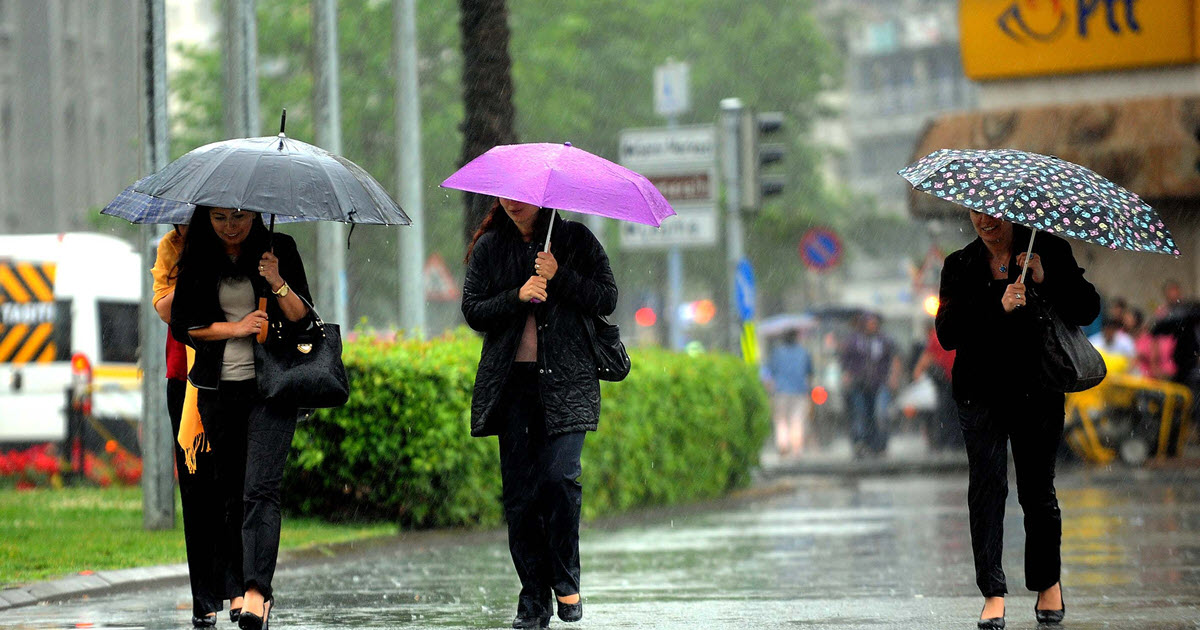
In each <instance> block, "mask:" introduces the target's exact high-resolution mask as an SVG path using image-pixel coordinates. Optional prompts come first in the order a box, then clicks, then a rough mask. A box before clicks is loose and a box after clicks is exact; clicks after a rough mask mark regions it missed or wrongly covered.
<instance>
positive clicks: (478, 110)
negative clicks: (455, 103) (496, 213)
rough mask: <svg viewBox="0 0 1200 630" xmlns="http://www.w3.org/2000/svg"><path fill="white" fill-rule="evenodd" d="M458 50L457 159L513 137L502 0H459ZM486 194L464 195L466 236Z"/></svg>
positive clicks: (483, 211) (479, 217)
mask: <svg viewBox="0 0 1200 630" xmlns="http://www.w3.org/2000/svg"><path fill="white" fill-rule="evenodd" d="M459 9H460V12H461V21H460V22H459V30H460V31H461V32H462V52H463V74H462V82H463V105H464V109H465V112H464V120H463V125H462V131H463V153H462V164H466V163H467V162H470V161H471V160H473V159H475V158H476V157H478V156H479V155H480V154H482V153H483V152H485V151H487V150H488V149H490V148H492V147H494V146H496V145H498V144H511V143H513V142H516V140H517V136H516V132H515V131H514V130H513V119H514V117H515V111H514V109H513V102H512V95H513V84H512V74H511V68H512V62H511V60H510V59H509V57H508V9H507V7H506V6H505V0H459ZM487 201H488V198H487V197H485V196H483V195H473V194H468V195H466V198H465V202H466V206H465V208H464V209H463V229H464V231H465V235H464V236H465V238H466V239H467V240H468V241H469V240H470V238H471V235H472V234H473V233H474V232H475V229H476V228H477V227H478V226H479V222H480V221H482V220H483V217H484V215H485V214H487V211H488V205H487Z"/></svg>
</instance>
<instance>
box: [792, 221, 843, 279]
mask: <svg viewBox="0 0 1200 630" xmlns="http://www.w3.org/2000/svg"><path fill="white" fill-rule="evenodd" d="M796 248H797V249H798V250H799V252H800V260H801V261H803V262H804V264H805V266H807V267H808V268H809V269H812V270H813V271H827V270H829V269H832V268H834V267H836V266H837V264H838V263H839V262H841V260H842V240H841V239H840V238H838V235H837V234H836V233H834V231H833V230H830V229H828V228H813V229H811V230H809V231H807V232H805V233H804V236H802V237H801V238H800V243H799V245H797V247H796Z"/></svg>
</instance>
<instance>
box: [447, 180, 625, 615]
mask: <svg viewBox="0 0 1200 630" xmlns="http://www.w3.org/2000/svg"><path fill="white" fill-rule="evenodd" d="M552 217H554V213H553V212H552V211H551V210H549V209H543V208H538V207H537V206H534V205H532V204H528V203H524V202H520V201H514V200H511V199H499V200H498V201H497V202H496V203H495V204H494V205H493V206H492V210H491V212H490V213H489V214H488V215H487V216H486V217H485V218H484V220H483V222H482V223H481V224H480V226H479V229H478V230H476V232H475V236H474V238H473V239H472V241H471V245H470V247H468V249H467V256H466V263H467V274H466V279H465V281H464V283H463V293H462V312H463V315H464V316H465V317H466V320H467V324H468V325H470V326H471V328H474V329H475V330H477V331H479V332H481V333H483V351H482V353H481V355H480V358H479V370H478V372H477V373H476V376H475V387H474V392H473V394H472V397H471V435H473V436H476V437H483V436H491V435H497V436H499V439H500V473H501V477H502V482H503V500H504V515H505V519H506V520H507V521H508V548H509V551H510V552H511V554H512V559H513V565H514V566H515V567H516V570H517V576H518V577H519V578H520V580H521V593H520V596H519V598H518V603H517V615H516V618H515V619H514V620H513V627H514V628H535V627H538V626H540V627H543V628H544V627H547V626H548V625H549V623H550V615H551V610H552V603H551V593H553V594H554V595H555V596H557V600H558V616H559V618H560V619H562V620H563V621H578V620H579V619H580V618H582V616H583V601H582V599H581V598H580V591H579V580H580V566H579V514H580V506H581V504H582V486H581V484H580V482H579V477H580V475H581V474H582V472H583V471H582V468H581V465H580V455H581V453H582V451H583V441H584V436H585V435H586V432H587V431H595V430H596V426H597V423H598V422H599V419H600V383H599V380H598V379H597V377H596V374H597V372H596V362H595V357H594V355H593V350H592V342H591V340H590V338H589V335H588V332H587V329H586V327H585V318H588V317H596V316H602V315H608V314H610V313H612V312H613V310H614V309H615V308H616V305H617V285H616V283H615V282H614V281H613V274H612V269H610V268H609V264H608V256H607V255H606V254H605V253H604V248H603V247H601V245H600V242H599V241H597V240H596V237H595V236H593V235H592V233H591V232H590V231H589V230H588V229H587V228H586V227H584V226H583V224H580V223H576V222H574V221H564V220H563V219H562V218H558V217H554V218H553V220H554V227H553V230H552V233H553V239H552V245H551V247H550V251H549V252H545V251H542V249H543V247H544V243H545V241H544V239H545V238H546V234H547V229H548V228H549V227H550V221H551V220H552Z"/></svg>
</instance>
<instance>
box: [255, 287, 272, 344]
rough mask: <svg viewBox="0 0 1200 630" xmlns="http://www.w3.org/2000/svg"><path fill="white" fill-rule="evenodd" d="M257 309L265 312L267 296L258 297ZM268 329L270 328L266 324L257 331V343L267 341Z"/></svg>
mask: <svg viewBox="0 0 1200 630" xmlns="http://www.w3.org/2000/svg"><path fill="white" fill-rule="evenodd" d="M258 310H260V311H262V312H264V313H265V312H267V298H265V297H260V298H258ZM270 329H271V327H270V326H269V325H268V326H264V327H263V328H262V330H259V331H258V337H257V339H258V343H266V342H267V333H268V332H269V331H270Z"/></svg>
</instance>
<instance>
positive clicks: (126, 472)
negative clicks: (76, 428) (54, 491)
mask: <svg viewBox="0 0 1200 630" xmlns="http://www.w3.org/2000/svg"><path fill="white" fill-rule="evenodd" d="M106 450H108V451H109V452H107V453H100V454H96V453H92V452H90V451H89V452H86V453H84V458H83V475H84V477H85V478H86V479H87V480H88V481H90V482H92V483H94V484H97V485H99V486H101V487H108V486H110V485H112V484H113V483H117V484H120V485H125V486H133V485H137V484H138V483H141V480H142V460H141V458H139V457H137V456H135V455H132V454H131V453H129V452H128V451H126V450H125V449H123V448H121V447H120V446H117V447H116V448H109V449H106ZM67 472H69V465H68V464H67V462H66V460H65V459H64V458H63V457H62V456H61V455H60V454H59V453H58V448H57V446H56V445H55V444H49V443H47V444H38V445H36V446H31V447H29V448H27V449H25V450H21V451H18V450H10V451H7V452H4V451H0V486H6V485H9V484H11V485H12V487H15V488H16V489H18V490H30V489H33V488H39V487H42V488H45V487H54V488H57V487H61V486H62V475H63V474H64V473H67Z"/></svg>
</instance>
